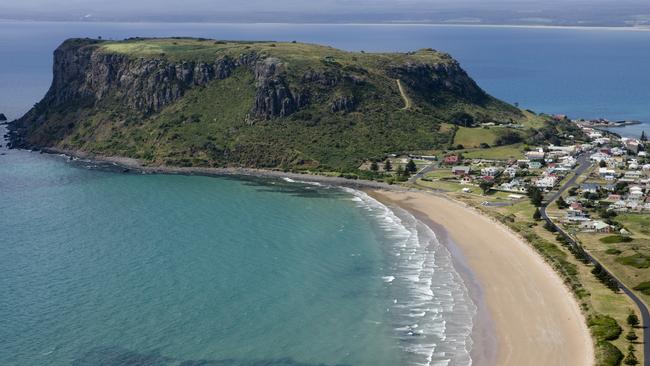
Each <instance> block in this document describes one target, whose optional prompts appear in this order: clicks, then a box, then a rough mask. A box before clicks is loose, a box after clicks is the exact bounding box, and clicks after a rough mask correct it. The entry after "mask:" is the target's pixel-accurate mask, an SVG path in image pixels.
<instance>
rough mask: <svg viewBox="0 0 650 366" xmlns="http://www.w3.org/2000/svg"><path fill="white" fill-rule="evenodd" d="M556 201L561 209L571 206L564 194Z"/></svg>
mask: <svg viewBox="0 0 650 366" xmlns="http://www.w3.org/2000/svg"><path fill="white" fill-rule="evenodd" d="M556 203H557V208H559V209H560V210H561V209H564V208H567V207H569V204H568V203H566V201H565V200H564V197H562V196H560V198H558V199H557V202H556Z"/></svg>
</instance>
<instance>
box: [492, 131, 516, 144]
mask: <svg viewBox="0 0 650 366" xmlns="http://www.w3.org/2000/svg"><path fill="white" fill-rule="evenodd" d="M521 141H522V138H521V135H519V134H518V133H516V132H514V131H506V132H505V133H504V134H502V135H501V136H499V137H497V139H496V140H495V141H494V143H495V144H496V145H497V146H503V145H512V144H516V143H518V142H521Z"/></svg>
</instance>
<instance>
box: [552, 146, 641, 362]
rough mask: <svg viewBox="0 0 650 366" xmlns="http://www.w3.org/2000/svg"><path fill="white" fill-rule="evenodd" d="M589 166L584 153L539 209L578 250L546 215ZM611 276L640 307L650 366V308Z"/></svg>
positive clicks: (588, 255) (576, 244) (594, 259)
mask: <svg viewBox="0 0 650 366" xmlns="http://www.w3.org/2000/svg"><path fill="white" fill-rule="evenodd" d="M589 166H590V162H589V154H588V153H583V154H582V155H580V156H579V157H578V167H577V168H576V169H575V171H574V172H575V174H574V175H573V177H571V179H569V180H568V181H566V182H565V183H564V184H563V185H562V186H561V187H560V188H559V189H558V190H557V191H556V192H552V193H550V194H549V195H548V196H547V197H546V198H545V202H544V203H542V206H541V207H540V208H539V212H540V213H541V214H542V218H543V219H544V220H545V221H546V222H548V223H549V224H550V225H552V226H553V227H555V228H556V229H557V230H558V231H559V232H561V233H562V234H564V236H566V237H567V238H569V240H570V241H571V245H573V246H574V247H577V248H580V246H579V244H578V243H576V242H575V241H574V240H573V238H571V236H569V234H568V233H567V232H566V231H564V230H563V229H562V228H561V227H559V226H558V225H556V224H555V223H554V222H553V220H551V219H550V218H549V217H548V215H547V214H546V207H548V205H549V204H551V203H553V201H555V200H556V199H558V197H560V195H562V193H564V191H566V190H567V189H569V188H570V187H571V186H572V185H574V184H575V182H576V180H577V179H578V177H579V176H580V175H581V174H582V173H584V172H585V170H587V169H588V168H589ZM580 249H581V248H580ZM585 254H586V255H587V257H588V258H589V261H590V262H591V263H593V264H600V263H599V262H598V260H596V258H594V257H593V256H592V255H591V254H589V253H587V252H586V251H585ZM601 266H602V264H601ZM602 267H603V269H605V270H606V271H607V269H606V268H605V267H604V266H602ZM607 272H608V273H609V271H607ZM609 274H610V275H611V276H612V277H613V278H614V279H615V280H616V282H617V283H618V287H619V288H620V289H621V290H623V292H624V293H625V294H626V295H627V296H628V297H629V298H630V299H632V301H634V303H635V304H636V306H638V307H639V311H640V312H641V322H642V323H641V324H642V326H643V328H642V331H643V360H642V361H643V362H642V365H646V366H650V331H649V330H650V328H648V327H649V326H650V312H649V311H648V307H647V306H646V304H645V303H644V302H643V301H641V299H639V298H638V297H637V296H636V295H635V294H634V292H632V290H630V289H629V288H628V287H627V286H625V285H624V284H623V283H622V282H621V281H619V279H618V278H616V277H615V276H613V275H612V274H611V273H609ZM622 351H623V354H625V350H622Z"/></svg>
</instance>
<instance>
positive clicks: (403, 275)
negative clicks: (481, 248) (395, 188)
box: [344, 188, 476, 366]
mask: <svg viewBox="0 0 650 366" xmlns="http://www.w3.org/2000/svg"><path fill="white" fill-rule="evenodd" d="M344 190H345V191H346V192H348V193H350V194H351V195H353V196H354V197H355V199H354V201H355V204H357V205H358V207H360V208H361V209H364V210H366V211H368V213H369V215H370V216H371V217H372V218H373V220H375V221H376V222H377V224H378V227H379V230H381V232H382V234H383V236H384V238H385V243H386V252H387V254H388V256H389V257H390V258H389V260H388V263H389V264H388V266H387V267H386V268H385V270H386V273H385V274H384V276H383V277H382V280H383V281H384V282H385V285H386V286H389V289H388V291H389V293H390V294H391V296H390V297H391V299H390V302H388V303H387V304H388V305H387V311H388V312H389V313H390V318H391V321H392V322H393V323H394V324H393V328H394V331H395V338H396V339H397V341H398V342H399V343H400V347H401V349H402V350H403V351H404V363H405V364H407V365H427V366H431V365H449V366H451V365H454V366H457V365H471V364H472V359H471V357H470V351H471V349H472V338H471V332H472V327H473V318H474V315H475V314H476V306H475V305H474V303H473V302H472V300H471V298H470V296H469V294H468V291H467V287H466V286H465V284H464V282H463V279H462V278H461V276H460V275H459V274H458V272H457V271H456V270H455V268H454V266H453V260H452V257H451V254H450V252H449V250H447V248H446V247H445V246H444V245H442V244H441V243H440V242H439V241H438V239H437V237H436V234H435V233H434V232H433V230H431V228H429V227H428V226H427V225H425V224H424V223H422V222H421V221H419V220H417V219H416V218H415V217H414V216H413V215H411V214H410V213H409V212H407V211H405V210H403V209H399V208H394V209H390V208H388V207H386V206H385V205H383V204H381V203H380V202H378V201H377V200H375V199H373V198H371V197H370V196H368V195H367V194H365V193H363V192H360V191H356V190H353V189H348V188H344Z"/></svg>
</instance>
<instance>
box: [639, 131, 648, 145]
mask: <svg viewBox="0 0 650 366" xmlns="http://www.w3.org/2000/svg"><path fill="white" fill-rule="evenodd" d="M639 140H641V141H643V142H645V141H648V136H646V134H645V130H644V131H641V138H640V139H639Z"/></svg>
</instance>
